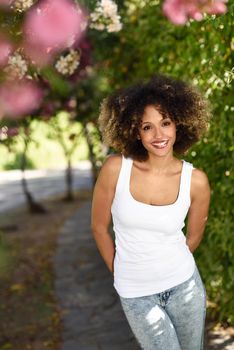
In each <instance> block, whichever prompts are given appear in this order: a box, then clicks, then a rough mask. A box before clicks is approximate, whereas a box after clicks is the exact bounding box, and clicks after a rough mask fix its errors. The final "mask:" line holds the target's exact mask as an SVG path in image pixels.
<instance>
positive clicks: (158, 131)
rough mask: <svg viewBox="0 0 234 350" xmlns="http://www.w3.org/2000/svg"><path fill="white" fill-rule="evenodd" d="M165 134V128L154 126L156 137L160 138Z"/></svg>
mask: <svg viewBox="0 0 234 350" xmlns="http://www.w3.org/2000/svg"><path fill="white" fill-rule="evenodd" d="M162 135H163V130H162V129H161V128H160V127H155V128H154V137H155V138H160V137H161V136H162Z"/></svg>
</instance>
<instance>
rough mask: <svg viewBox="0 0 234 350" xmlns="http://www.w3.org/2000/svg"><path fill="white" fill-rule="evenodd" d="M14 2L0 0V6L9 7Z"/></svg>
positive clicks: (12, 0) (11, 0)
mask: <svg viewBox="0 0 234 350" xmlns="http://www.w3.org/2000/svg"><path fill="white" fill-rule="evenodd" d="M14 1H15V0H0V6H10V5H11V4H12V3H13V2H14Z"/></svg>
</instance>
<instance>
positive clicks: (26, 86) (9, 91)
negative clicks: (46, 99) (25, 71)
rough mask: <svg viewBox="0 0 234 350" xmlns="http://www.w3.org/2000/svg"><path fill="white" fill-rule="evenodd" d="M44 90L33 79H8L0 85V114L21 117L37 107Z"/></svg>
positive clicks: (8, 116) (7, 116)
mask: <svg viewBox="0 0 234 350" xmlns="http://www.w3.org/2000/svg"><path fill="white" fill-rule="evenodd" d="M42 97H43V94H42V90H41V89H40V88H39V87H38V85H37V84H36V83H35V82H33V81H31V80H26V79H25V80H23V79H22V80H20V81H14V82H12V81H7V82H5V83H3V84H2V85H1V86H0V115H1V116H3V117H6V118H21V117H23V116H24V115H27V114H29V113H31V112H33V111H34V110H35V109H37V108H38V107H39V106H40V104H41V101H42Z"/></svg>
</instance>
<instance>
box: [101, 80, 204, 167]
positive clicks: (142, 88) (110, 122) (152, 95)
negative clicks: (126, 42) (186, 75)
mask: <svg viewBox="0 0 234 350" xmlns="http://www.w3.org/2000/svg"><path fill="white" fill-rule="evenodd" d="M148 105H154V106H155V107H156V109H157V110H158V111H159V112H160V113H161V114H162V116H163V118H167V117H169V118H170V119H171V120H172V121H173V122H175V125H176V141H175V143H174V146H173V151H174V152H175V153H176V154H178V155H182V154H185V153H186V152H187V150H188V149H189V148H190V147H191V146H192V145H193V144H194V143H196V142H197V141H198V140H199V139H200V138H201V136H202V135H203V133H204V132H206V131H207V129H208V126H209V118H210V108H209V104H208V101H207V100H206V99H205V98H204V97H203V96H202V94H201V93H200V92H199V91H197V90H196V89H195V87H193V86H192V85H190V84H187V83H185V82H184V81H181V80H178V79H174V78H171V77H168V76H165V75H161V74H160V75H154V76H153V77H152V78H151V79H150V80H149V81H146V82H144V81H140V82H138V83H136V84H134V85H132V86H130V87H127V88H125V89H120V90H118V91H116V92H114V93H113V94H112V95H111V96H109V97H107V98H105V99H104V100H103V102H102V104H101V108H100V115H99V118H98V124H99V128H100V131H101V134H102V138H103V142H104V143H105V144H106V145H107V146H110V147H112V148H114V149H115V150H116V151H118V152H120V153H122V154H123V155H124V156H125V157H131V158H132V159H136V160H139V161H145V160H147V159H148V152H147V150H146V149H145V148H144V146H143V145H142V143H141V141H140V140H139V139H138V138H137V136H138V135H139V127H140V124H141V118H142V116H143V114H144V110H145V108H146V106H148Z"/></svg>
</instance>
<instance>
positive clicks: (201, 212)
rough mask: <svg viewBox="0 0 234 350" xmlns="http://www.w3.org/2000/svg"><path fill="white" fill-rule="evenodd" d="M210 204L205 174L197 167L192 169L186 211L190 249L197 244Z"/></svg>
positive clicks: (187, 239)
mask: <svg viewBox="0 0 234 350" xmlns="http://www.w3.org/2000/svg"><path fill="white" fill-rule="evenodd" d="M209 205H210V185H209V180H208V177H207V175H206V174H205V173H204V172H203V171H202V170H199V169H194V170H193V174H192V179H191V205H190V209H189V213H188V226H187V234H186V244H187V245H188V247H189V249H190V251H191V252H192V253H193V252H194V250H195V249H196V248H197V247H198V246H199V244H200V242H201V240H202V237H203V233H204V230H205V226H206V222H207V219H208V212H209Z"/></svg>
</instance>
